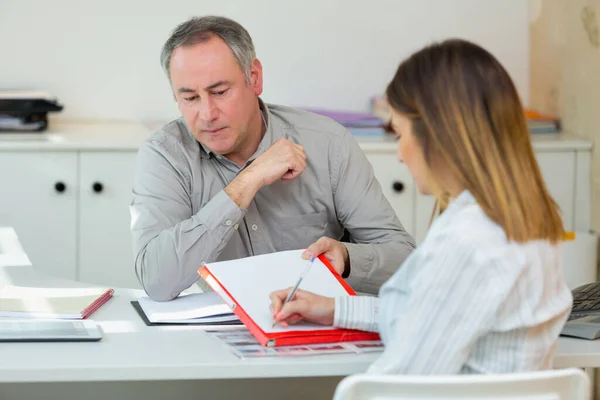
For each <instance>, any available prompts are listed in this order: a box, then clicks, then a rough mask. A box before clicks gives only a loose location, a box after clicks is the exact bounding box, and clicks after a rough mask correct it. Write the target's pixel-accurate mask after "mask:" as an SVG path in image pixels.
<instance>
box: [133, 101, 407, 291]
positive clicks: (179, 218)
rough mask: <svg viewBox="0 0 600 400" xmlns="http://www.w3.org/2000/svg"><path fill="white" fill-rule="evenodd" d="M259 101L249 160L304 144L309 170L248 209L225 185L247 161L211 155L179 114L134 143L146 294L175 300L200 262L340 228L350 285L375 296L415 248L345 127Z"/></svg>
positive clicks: (335, 233) (296, 243)
mask: <svg viewBox="0 0 600 400" xmlns="http://www.w3.org/2000/svg"><path fill="white" fill-rule="evenodd" d="M260 104H261V109H262V112H263V115H264V116H265V119H266V123H267V130H266V133H265V135H264V137H263V139H262V141H261V143H260V145H259V147H258V150H257V151H256V153H255V154H254V155H253V156H252V157H251V158H250V159H249V160H248V162H247V163H246V165H248V163H250V162H252V160H254V159H255V158H256V157H258V156H260V155H261V154H262V153H264V151H265V150H267V149H268V148H269V147H270V146H271V144H272V143H273V142H275V141H276V140H277V139H280V138H286V139H288V140H289V141H291V142H294V143H298V144H301V145H302V146H304V151H305V153H306V156H307V166H306V169H305V170H304V171H303V172H302V174H301V175H300V176H299V177H298V178H296V179H294V180H293V181H290V182H286V183H284V182H281V181H277V182H275V183H273V184H272V185H269V186H264V187H263V188H261V189H260V190H259V191H258V193H257V194H256V196H255V197H254V200H253V201H252V203H251V204H250V206H249V207H248V208H247V209H242V208H239V207H238V206H237V205H236V204H235V203H234V202H233V201H232V200H231V198H230V197H229V196H228V195H227V194H226V193H225V192H224V190H223V189H224V188H225V186H227V184H228V183H229V182H231V181H232V180H233V179H234V178H235V177H236V175H237V174H238V173H239V172H240V171H241V170H242V169H243V168H244V167H245V166H246V165H245V166H242V167H241V168H240V167H238V166H237V165H236V164H235V163H233V162H231V161H230V160H228V159H227V158H225V157H223V156H220V155H217V154H214V153H212V152H210V151H208V149H206V148H205V147H204V146H202V145H201V144H200V143H199V142H198V141H197V140H196V139H195V138H194V137H193V136H192V135H191V134H190V132H189V130H188V129H187V127H186V125H185V122H184V121H183V119H177V120H175V121H173V122H171V123H169V124H167V125H165V126H164V127H163V128H161V129H160V130H159V131H158V132H156V133H154V134H153V135H152V136H150V137H149V138H148V139H147V140H146V141H145V142H144V144H143V145H142V146H141V147H140V149H139V152H138V156H137V163H136V171H135V177H134V184H133V201H132V203H131V207H130V211H131V231H132V236H133V252H134V257H135V270H136V274H137V276H138V279H139V281H140V283H141V284H142V286H143V287H144V289H145V290H146V292H147V293H148V295H149V296H150V297H151V298H153V299H155V300H170V299H173V298H175V297H177V296H178V295H179V293H181V292H182V291H183V290H185V289H187V288H189V287H190V286H191V285H193V284H194V282H196V281H197V280H198V279H199V275H198V272H197V271H198V268H200V266H201V265H202V263H203V262H214V261H223V260H231V259H237V258H242V257H248V256H251V255H258V254H265V253H271V252H275V251H283V250H291V249H301V248H306V247H308V246H309V245H310V244H311V243H313V242H315V241H316V240H317V239H319V238H320V237H321V236H328V237H331V238H334V239H336V240H339V239H340V238H341V237H342V235H343V233H344V228H345V229H346V230H347V231H348V232H349V233H350V236H351V239H352V243H345V245H346V247H347V248H348V253H349V257H350V266H351V270H350V275H349V277H348V278H347V281H348V283H349V284H350V285H351V286H352V287H353V288H354V289H355V290H357V291H360V292H367V293H376V292H377V290H378V289H379V287H380V286H381V285H382V284H383V283H384V282H385V281H386V280H387V279H388V278H389V277H390V276H391V275H392V274H393V273H394V271H396V269H397V268H398V267H399V266H400V264H401V263H402V262H403V261H404V259H405V258H406V257H407V256H408V254H409V253H410V252H411V251H412V250H413V249H414V247H415V244H414V240H413V238H412V237H411V236H410V235H409V234H408V233H407V232H406V231H405V230H404V228H403V227H402V225H401V224H400V221H399V220H398V218H397V217H396V214H395V213H394V210H393V209H392V207H391V206H390V204H389V202H388V201H387V199H386V198H385V197H384V195H383V193H382V190H381V186H380V184H379V182H378V181H377V179H376V178H375V176H374V174H373V168H372V166H371V164H370V163H369V161H368V160H367V158H366V157H365V155H364V153H363V152H362V150H361V149H360V147H359V146H358V144H357V143H356V141H355V140H354V138H353V137H352V135H351V134H350V133H349V132H348V131H347V130H346V129H345V128H344V127H342V126H341V125H339V124H338V123H336V122H335V121H333V120H331V119H329V118H326V117H323V116H320V115H316V114H312V113H308V112H305V111H301V110H297V109H293V108H288V107H282V106H276V105H269V106H267V105H266V104H264V103H262V102H261V103H260ZM281 268H285V265H282V266H281ZM248 285H249V286H252V282H248ZM201 286H202V285H201ZM204 287H205V288H206V286H204Z"/></svg>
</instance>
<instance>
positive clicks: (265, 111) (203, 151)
mask: <svg viewBox="0 0 600 400" xmlns="http://www.w3.org/2000/svg"><path fill="white" fill-rule="evenodd" d="M258 106H259V108H260V111H261V115H262V117H261V118H264V123H265V125H266V126H267V130H266V131H265V134H264V136H263V138H262V140H261V141H260V143H259V144H258V148H257V149H256V151H255V152H254V154H253V155H252V156H251V157H250V159H248V162H250V161H252V160H254V159H255V158H256V157H258V156H260V155H261V154H262V153H264V152H265V150H267V149H268V148H269V147H271V145H272V144H273V142H274V141H276V140H277V139H278V137H275V136H276V134H275V133H274V129H273V123H272V115H271V111H270V110H269V107H268V106H267V104H265V103H264V102H263V101H262V100H261V99H260V97H259V98H258ZM188 133H189V134H190V135H191V136H192V137H194V136H193V135H192V134H191V132H190V131H189V129H188ZM194 140H195V139H194ZM198 144H199V145H200V157H201V158H210V156H211V155H214V153H213V152H212V151H211V150H210V149H209V148H208V147H206V146H205V145H203V144H202V143H200V142H198Z"/></svg>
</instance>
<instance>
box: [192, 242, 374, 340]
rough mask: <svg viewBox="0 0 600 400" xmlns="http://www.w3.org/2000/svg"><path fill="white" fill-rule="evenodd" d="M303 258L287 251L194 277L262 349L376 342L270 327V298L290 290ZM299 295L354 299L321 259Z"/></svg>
mask: <svg viewBox="0 0 600 400" xmlns="http://www.w3.org/2000/svg"><path fill="white" fill-rule="evenodd" d="M301 255H302V250H291V251H282V252H277V253H271V254H265V255H260V256H253V257H247V258H242V259H238V260H231V261H220V262H214V263H208V264H204V265H203V266H202V267H201V268H200V269H199V270H198V273H199V274H200V276H201V277H202V278H203V279H204V280H205V281H206V283H208V285H210V287H211V288H212V289H213V290H214V291H215V292H216V293H218V294H219V295H220V296H221V298H223V300H225V302H226V303H227V304H229V306H230V307H231V308H232V309H233V312H234V313H235V314H236V315H237V316H238V317H239V319H240V320H241V321H242V322H243V323H244V325H246V327H247V328H248V329H249V330H250V332H251V333H252V334H253V335H254V337H256V339H257V340H258V342H259V343H260V344H261V345H263V346H269V347H270V346H289V345H302V344H314V343H330V342H345V341H359V340H379V335H378V334H377V333H371V332H363V331H357V330H350V329H339V328H334V327H331V326H322V325H316V324H309V323H299V324H296V325H290V326H289V327H287V328H284V327H281V326H279V325H277V326H275V327H272V325H273V318H272V315H271V311H270V310H269V305H270V304H271V301H270V299H269V294H270V293H271V292H273V291H275V290H279V289H285V288H288V287H291V286H294V284H295V283H296V281H297V280H298V277H299V276H300V274H301V273H302V271H303V269H304V267H305V266H306V263H307V262H308V261H307V260H304V259H302V257H301ZM300 289H302V290H306V291H309V292H313V293H316V294H320V295H322V296H328V297H339V296H355V295H356V293H355V292H354V290H352V288H351V287H350V286H349V285H348V284H347V283H346V282H345V281H344V280H343V279H342V277H341V276H340V275H339V274H338V273H337V272H336V271H335V270H334V269H333V267H332V266H331V264H330V263H329V261H328V260H327V259H326V258H325V257H323V256H321V257H319V258H318V259H315V260H314V263H313V265H312V267H311V269H310V271H309V272H308V273H307V275H306V276H305V277H304V279H303V281H302V283H301V284H300Z"/></svg>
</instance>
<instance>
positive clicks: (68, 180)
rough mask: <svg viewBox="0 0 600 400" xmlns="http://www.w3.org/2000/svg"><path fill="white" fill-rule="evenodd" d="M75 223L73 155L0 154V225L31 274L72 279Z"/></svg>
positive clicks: (74, 267)
mask: <svg viewBox="0 0 600 400" xmlns="http://www.w3.org/2000/svg"><path fill="white" fill-rule="evenodd" d="M76 217H77V154H76V153H74V152H0V225H6V226H12V227H13V228H14V229H15V231H16V233H17V235H18V237H19V240H20V242H21V244H22V245H23V249H24V250H25V253H27V256H28V257H29V259H30V261H31V263H32V264H33V266H34V267H35V268H36V269H38V270H39V271H42V272H44V273H47V274H49V275H52V276H57V277H61V278H66V279H76V254H77V253H76V239H77V235H76V227H77V223H76Z"/></svg>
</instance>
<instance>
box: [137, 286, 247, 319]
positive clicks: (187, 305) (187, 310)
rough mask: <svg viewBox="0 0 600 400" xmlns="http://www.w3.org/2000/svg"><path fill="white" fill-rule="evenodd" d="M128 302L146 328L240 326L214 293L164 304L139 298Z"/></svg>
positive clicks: (200, 294)
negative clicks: (146, 325) (183, 325)
mask: <svg viewBox="0 0 600 400" xmlns="http://www.w3.org/2000/svg"><path fill="white" fill-rule="evenodd" d="M131 303H132V305H133V306H134V308H135V309H136V310H137V311H138V313H139V314H140V316H141V317H142V319H144V322H145V323H146V324H148V325H154V324H195V325H196V324H197V325H222V324H226V325H237V324H239V325H241V322H240V320H239V318H238V317H237V316H236V315H235V314H234V313H233V312H232V311H231V308H229V306H228V305H227V304H226V303H225V302H223V300H221V298H220V297H219V295H217V294H216V293H214V292H208V293H193V294H188V295H183V296H179V297H177V298H176V299H174V300H171V301H164V302H162V301H161V302H159V301H153V300H152V299H150V298H149V297H141V298H139V299H138V301H137V302H135V301H133V302H131Z"/></svg>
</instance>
